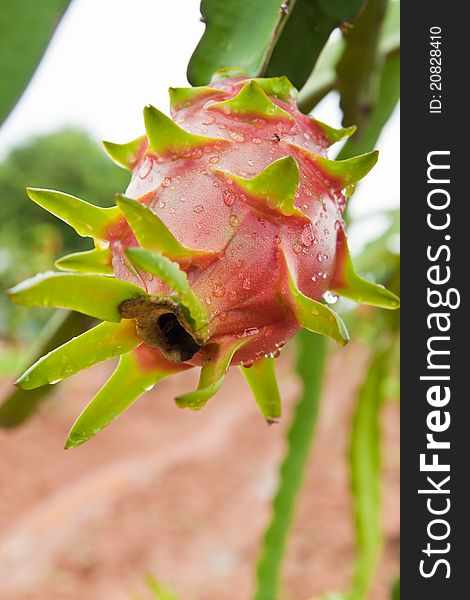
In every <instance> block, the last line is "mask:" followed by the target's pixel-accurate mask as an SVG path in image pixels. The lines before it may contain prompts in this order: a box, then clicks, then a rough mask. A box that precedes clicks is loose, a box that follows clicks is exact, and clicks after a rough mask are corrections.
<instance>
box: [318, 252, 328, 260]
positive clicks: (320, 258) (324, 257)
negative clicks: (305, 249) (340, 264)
mask: <svg viewBox="0 0 470 600" xmlns="http://www.w3.org/2000/svg"><path fill="white" fill-rule="evenodd" d="M327 258H328V254H324V253H323V252H319V253H318V254H317V259H318V262H323V261H324V260H326V259H327Z"/></svg>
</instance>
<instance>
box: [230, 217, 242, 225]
mask: <svg viewBox="0 0 470 600" xmlns="http://www.w3.org/2000/svg"><path fill="white" fill-rule="evenodd" d="M230 225H231V226H232V227H238V226H239V225H240V219H239V218H238V217H237V215H230Z"/></svg>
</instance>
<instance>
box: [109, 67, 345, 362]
mask: <svg viewBox="0 0 470 600" xmlns="http://www.w3.org/2000/svg"><path fill="white" fill-rule="evenodd" d="M244 82H246V79H244V78H232V79H223V80H219V81H217V82H215V83H213V84H212V85H211V87H213V88H214V90H220V91H221V92H223V94H222V93H215V94H214V96H212V97H211V96H210V95H206V96H204V97H203V98H199V99H195V100H194V101H191V102H190V103H189V104H188V105H187V106H186V107H184V108H181V109H179V110H175V111H173V114H172V117H173V119H174V121H175V122H176V123H177V124H178V125H179V126H180V127H182V128H183V129H185V130H186V131H188V132H190V133H193V134H197V135H202V136H209V137H213V138H219V139H220V142H218V143H216V144H215V145H211V146H206V147H200V148H196V149H192V150H191V151H189V152H188V154H187V155H186V156H184V157H178V158H175V157H162V156H158V155H157V154H156V153H154V152H152V151H150V150H148V149H147V148H146V142H144V144H143V147H142V148H141V152H140V154H139V156H140V158H139V160H138V161H137V162H136V164H135V166H134V169H133V171H132V179H131V181H130V184H129V187H128V189H127V191H126V195H127V196H129V197H131V198H134V199H138V200H139V201H141V202H142V203H144V204H146V205H147V206H148V207H149V208H150V209H151V210H152V211H153V212H154V213H155V214H157V215H158V216H159V217H160V219H161V220H162V221H163V222H164V223H165V224H166V226H167V227H168V229H169V230H170V231H171V232H172V233H173V235H174V236H175V237H176V238H177V239H178V241H179V242H180V243H181V244H183V245H184V246H186V247H188V248H191V249H194V250H202V251H207V252H211V253H215V254H214V255H213V256H212V257H210V258H209V259H207V260H206V261H205V264H204V261H202V264H199V265H195V264H194V263H192V262H191V260H188V261H185V262H184V261H183V262H181V263H180V266H181V268H183V269H184V270H185V271H186V272H187V275H188V279H189V282H190V285H191V287H192V289H193V290H194V292H195V293H196V295H197V296H198V297H199V298H200V300H201V301H202V302H203V303H205V305H206V306H207V308H208V310H209V311H210V325H209V331H210V335H209V339H208V341H207V343H212V342H217V343H218V342H221V341H223V340H224V339H226V338H238V337H244V336H251V337H252V340H251V341H249V342H248V343H247V344H246V345H244V346H243V347H242V348H241V349H240V350H238V351H237V353H236V354H235V356H234V358H233V359H232V364H239V363H243V364H247V365H248V364H250V363H251V362H252V361H254V360H257V359H258V358H261V357H263V356H266V355H274V356H275V355H277V354H278V353H279V348H281V347H282V346H283V345H284V343H285V342H286V340H288V339H289V338H290V337H292V336H293V335H294V334H295V333H296V332H297V331H298V329H299V325H298V323H297V321H296V319H295V317H294V315H293V312H292V310H291V308H290V307H289V305H288V303H287V302H286V300H285V295H286V294H288V293H289V292H288V290H287V271H286V266H285V259H284V258H283V256H282V254H281V252H282V253H284V254H285V256H286V257H287V258H288V260H289V264H290V265H291V269H292V270H293V272H294V275H295V277H296V283H297V286H298V288H299V289H300V290H301V291H302V292H303V294H305V295H306V296H309V297H310V298H313V299H315V300H320V299H321V297H322V295H323V293H324V291H325V290H326V289H328V287H329V284H330V282H331V281H332V278H333V276H334V271H335V258H336V245H337V237H338V232H339V231H340V230H342V229H343V225H344V224H343V220H342V213H343V210H344V206H345V197H344V195H343V194H342V192H341V189H340V188H341V186H340V183H339V182H338V181H334V179H333V178H331V177H329V176H327V175H326V174H325V173H324V172H323V171H322V170H321V169H320V168H318V166H316V164H315V163H314V161H313V160H312V159H311V158H310V157H309V156H307V155H306V153H303V152H302V151H301V148H303V149H306V150H309V151H311V152H313V153H315V154H318V155H320V156H324V157H326V151H327V147H328V145H329V144H328V141H327V139H326V137H325V134H324V133H323V131H322V130H321V129H320V127H318V126H317V125H316V124H315V122H313V121H312V120H311V119H309V118H308V117H307V116H305V115H303V114H302V113H301V112H300V111H299V110H298V109H297V106H296V102H295V99H292V100H289V101H282V100H279V99H277V98H275V97H271V100H272V101H273V102H274V103H275V104H277V105H278V106H279V107H281V108H282V109H283V110H285V111H286V112H288V113H289V114H290V115H292V116H293V117H294V119H293V120H288V119H282V118H281V119H279V118H276V119H272V120H267V119H266V118H260V117H259V116H257V115H251V117H250V116H249V115H248V116H247V115H246V114H244V115H243V116H238V115H236V114H226V111H224V110H221V109H214V108H213V109H211V108H210V105H211V104H214V103H215V102H220V101H223V100H227V99H230V98H232V97H233V96H235V95H236V94H237V92H239V90H240V88H241V87H242V86H243V84H244ZM225 140H227V141H228V142H229V143H226V142H225ZM293 144H294V145H293ZM299 147H300V148H299ZM289 155H291V156H293V157H294V158H295V159H296V161H297V164H298V166H299V169H300V184H299V187H298V190H297V193H296V197H295V207H296V208H298V209H299V210H300V211H301V212H302V213H303V214H304V215H305V216H306V217H308V219H301V218H297V217H294V216H290V217H285V216H284V215H282V214H280V213H274V212H273V213H272V214H268V213H267V212H266V211H264V212H263V211H261V210H259V209H257V208H255V207H254V205H253V201H252V199H250V198H248V199H247V197H246V192H243V191H242V190H241V189H240V188H239V187H237V184H236V183H235V182H233V181H232V183H231V184H230V180H229V181H227V180H225V181H224V180H223V179H221V177H220V175H217V174H216V173H215V172H214V171H215V170H221V171H226V172H229V173H231V174H233V175H236V176H239V177H243V178H252V177H254V176H256V175H257V174H259V172H260V171H262V170H263V169H265V168H266V167H268V166H269V165H271V163H273V161H275V160H277V159H280V158H283V157H286V156H289ZM109 240H110V248H111V251H112V255H113V267H114V270H115V274H116V277H118V278H121V279H125V280H127V281H131V282H133V283H136V284H137V285H139V286H141V287H143V288H144V289H146V290H147V292H149V293H150V294H155V295H158V294H166V295H169V294H170V293H171V290H170V289H169V288H168V286H167V285H166V284H164V283H163V282H161V281H160V280H159V279H157V278H155V277H152V276H151V275H149V274H147V273H144V272H137V271H136V270H135V269H134V268H133V267H131V266H130V265H129V263H128V261H127V259H126V258H125V255H124V249H125V248H127V247H130V246H137V245H138V244H137V241H136V239H135V237H134V235H133V234H132V232H131V230H130V228H129V226H128V225H127V223H126V222H125V221H124V220H122V221H121V222H120V223H119V224H117V225H116V226H114V227H113V228H112V229H111V230H110V231H109ZM281 290H283V291H284V298H282V296H281V293H280V291H281ZM200 354H201V352H199V353H198V354H196V355H195V356H194V357H193V359H192V360H191V361H189V362H190V363H191V364H200V362H201V357H200V356H199V355H200Z"/></svg>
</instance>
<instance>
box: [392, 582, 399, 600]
mask: <svg viewBox="0 0 470 600" xmlns="http://www.w3.org/2000/svg"><path fill="white" fill-rule="evenodd" d="M391 600H400V578H398V579H396V580H395V581H394V583H393V586H392V593H391Z"/></svg>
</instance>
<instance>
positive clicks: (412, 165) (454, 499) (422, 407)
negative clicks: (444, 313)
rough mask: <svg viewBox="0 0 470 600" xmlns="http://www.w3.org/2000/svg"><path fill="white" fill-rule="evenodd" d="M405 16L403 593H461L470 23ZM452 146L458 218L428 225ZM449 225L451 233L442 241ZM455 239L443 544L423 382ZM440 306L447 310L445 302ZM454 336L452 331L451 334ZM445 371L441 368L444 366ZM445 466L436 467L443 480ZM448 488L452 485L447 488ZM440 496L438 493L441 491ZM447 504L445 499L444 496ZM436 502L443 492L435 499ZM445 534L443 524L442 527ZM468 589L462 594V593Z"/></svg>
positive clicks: (410, 8)
mask: <svg viewBox="0 0 470 600" xmlns="http://www.w3.org/2000/svg"><path fill="white" fill-rule="evenodd" d="M401 8H402V14H401V49H402V72H401V78H402V79H401V97H402V101H401V144H402V146H401V208H402V221H401V229H402V256H403V260H402V286H401V296H402V316H401V318H402V324H401V332H402V349H401V357H402V360H401V364H402V388H401V421H402V467H401V469H402V476H401V482H402V483H401V523H402V527H401V593H402V598H403V599H404V600H422V599H423V600H454V599H457V598H463V597H466V598H470V584H469V583H468V579H469V577H470V527H469V519H470V411H469V406H470V393H469V388H468V385H467V374H470V348H469V337H470V336H469V334H470V315H469V314H468V308H467V306H468V305H467V297H468V294H467V292H468V279H469V277H470V251H469V244H470V229H469V228H470V210H469V205H470V193H469V190H468V187H469V186H468V185H467V184H466V181H467V180H468V179H469V178H470V160H469V158H470V147H469V146H470V126H469V123H470V115H469V113H470V92H469V89H470V85H469V76H470V30H469V27H468V23H467V20H466V18H465V16H464V13H463V11H464V8H466V5H465V3H460V4H459V3H454V2H444V1H436V0H427V2H403V3H402V7H401ZM431 27H440V28H441V30H442V34H441V35H442V44H441V46H440V49H441V51H442V92H441V93H440V95H441V96H442V98H441V100H442V113H441V114H430V112H429V102H430V100H431V99H432V96H433V94H434V95H439V92H436V91H431V90H430V86H429V84H430V69H429V67H430V52H429V51H430V50H431V49H432V47H431V46H430V38H429V35H430V28H431ZM434 150H450V165H451V169H450V179H451V183H450V185H449V186H447V189H448V190H449V191H450V193H451V205H450V208H449V210H450V215H451V225H450V227H449V230H448V231H445V232H437V231H432V230H431V229H429V227H428V226H427V224H426V218H427V213H428V207H427V194H428V192H429V189H430V186H429V184H428V183H427V177H426V171H427V167H428V164H427V154H428V152H431V151H434ZM444 233H445V234H449V235H450V236H451V239H450V240H449V241H445V242H444V240H443V238H444ZM441 243H448V245H449V247H450V250H451V258H450V261H449V262H448V263H446V262H445V261H444V259H443V260H442V261H441V262H440V264H441V265H446V264H448V265H449V266H450V268H451V280H450V283H449V284H448V285H449V286H451V287H454V288H457V289H458V290H459V292H460V295H461V305H460V307H459V308H458V309H456V310H450V309H449V310H448V312H449V313H450V317H451V320H452V325H451V329H450V332H449V333H448V334H447V335H450V336H451V341H450V349H451V355H450V364H451V368H450V371H449V373H450V376H451V382H450V387H451V394H452V395H451V400H450V403H449V405H448V406H447V407H446V409H442V410H449V411H450V415H451V425H450V428H449V429H448V430H447V431H446V432H444V433H442V434H440V435H441V438H440V439H442V440H449V441H450V443H451V448H450V450H447V451H446V452H447V454H445V453H444V451H442V452H440V457H441V462H443V461H444V459H445V457H447V458H448V460H449V461H450V467H451V468H450V473H449V475H450V481H449V487H450V494H449V496H444V495H443V496H440V498H441V499H442V498H444V497H449V498H450V501H451V508H450V510H449V512H448V513H447V514H446V515H443V518H446V519H447V520H448V522H449V524H450V527H451V532H450V535H449V537H448V538H447V539H446V540H443V541H442V542H437V541H433V540H430V539H429V538H428V535H427V530H426V529H427V525H428V523H429V522H430V521H431V520H432V519H433V518H438V517H437V516H436V517H433V516H432V515H430V514H429V512H428V510H427V507H426V501H427V496H426V495H420V494H418V489H422V488H424V487H428V488H429V487H431V486H429V485H427V486H426V475H430V476H432V473H427V474H426V473H421V472H420V468H419V455H420V453H422V452H425V451H426V433H427V432H428V429H427V426H426V416H427V414H428V412H429V411H430V410H433V409H432V407H430V406H429V404H428V403H427V401H426V390H427V387H428V385H429V382H423V381H420V379H419V377H420V375H422V374H424V373H425V370H426V356H427V348H426V342H427V339H428V337H429V336H430V335H432V334H431V333H430V331H429V329H428V327H427V324H426V317H427V315H428V314H429V312H432V309H430V308H429V307H428V305H427V287H428V282H427V269H428V267H429V262H428V260H427V258H426V251H427V246H428V245H432V246H434V247H437V246H439V244H441ZM440 310H445V309H444V308H442V309H440ZM443 335H445V334H443ZM441 374H442V373H441ZM445 475H446V474H445V473H436V474H435V480H436V481H440V480H442V479H443V477H445ZM443 487H444V486H443ZM434 497H436V498H437V496H434ZM442 502H444V501H443V500H442ZM436 506H438V505H437V500H436ZM435 531H436V532H437V531H438V529H437V528H436V530H435ZM428 542H431V544H432V545H433V546H434V547H435V548H443V547H444V546H445V545H446V543H447V542H449V543H450V551H449V552H448V553H445V554H434V555H432V556H433V557H434V559H433V558H428V557H427V556H426V555H425V554H424V553H423V552H422V550H423V549H425V548H426V545H427V543H428ZM439 558H444V559H446V560H448V561H449V564H450V577H449V578H446V577H445V576H446V573H447V569H446V568H444V566H443V565H441V566H440V567H438V568H437V570H436V573H435V575H434V576H432V577H429V578H424V577H423V576H422V575H421V574H420V571H419V566H420V561H421V560H423V559H426V560H427V563H426V565H427V566H426V568H427V569H428V570H429V567H430V565H431V566H432V564H433V560H438V559H439ZM462 594H463V595H462Z"/></svg>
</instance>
